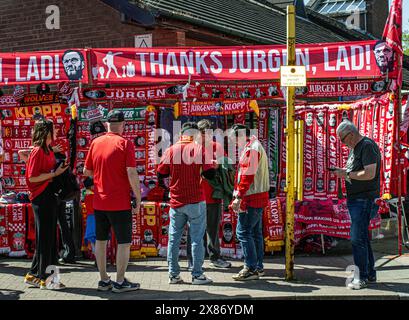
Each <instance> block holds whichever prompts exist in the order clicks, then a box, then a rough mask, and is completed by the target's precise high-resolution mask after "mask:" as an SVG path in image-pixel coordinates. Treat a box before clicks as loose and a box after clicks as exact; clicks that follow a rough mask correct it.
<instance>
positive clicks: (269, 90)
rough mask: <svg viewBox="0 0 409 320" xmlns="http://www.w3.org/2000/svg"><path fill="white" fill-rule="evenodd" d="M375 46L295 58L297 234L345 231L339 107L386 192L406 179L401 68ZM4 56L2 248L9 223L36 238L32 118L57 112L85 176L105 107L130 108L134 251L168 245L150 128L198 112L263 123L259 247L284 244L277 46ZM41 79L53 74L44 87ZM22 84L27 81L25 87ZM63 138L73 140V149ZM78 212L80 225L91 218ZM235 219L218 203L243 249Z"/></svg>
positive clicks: (235, 251)
mask: <svg viewBox="0 0 409 320" xmlns="http://www.w3.org/2000/svg"><path fill="white" fill-rule="evenodd" d="M375 46H376V41H364V42H351V43H328V44H315V45H300V46H299V47H298V48H297V62H298V63H299V64H303V65H305V66H306V67H307V77H308V85H307V86H306V87H302V88H298V90H297V91H296V98H297V105H298V107H297V119H298V120H302V122H300V132H303V134H301V135H300V139H301V140H300V141H301V142H302V143H300V147H301V145H302V146H303V148H302V150H303V152H302V154H303V158H304V161H303V162H302V165H300V168H299V169H300V171H299V172H300V174H301V176H300V179H301V180H302V181H303V186H302V193H303V199H302V200H301V201H299V202H298V203H297V205H296V212H295V218H296V232H295V235H296V240H297V241H299V240H300V239H302V238H304V237H306V236H308V235H311V234H324V235H328V236H332V237H337V238H348V237H349V227H350V220H349V216H348V214H347V210H346V206H345V199H344V198H345V188H344V186H343V185H341V184H340V183H339V181H338V180H337V179H336V178H335V177H334V175H332V174H331V173H330V172H329V171H328V170H327V168H328V167H332V166H342V165H343V164H345V161H346V160H345V159H346V156H347V152H348V151H347V150H346V149H345V147H343V146H342V145H341V144H340V143H339V141H337V137H336V134H335V129H336V127H337V125H338V124H339V123H340V121H342V120H343V119H346V118H347V119H350V120H351V121H353V122H354V123H355V124H356V125H357V126H358V128H359V130H360V132H361V133H362V134H364V135H366V136H369V137H371V138H373V139H374V140H375V141H376V142H377V143H378V144H379V146H380V149H381V152H382V166H383V167H382V173H383V176H382V195H393V196H396V195H397V194H398V187H402V186H403V188H405V185H406V184H405V183H404V182H405V181H406V179H402V180H401V182H402V186H399V185H398V179H397V177H398V176H400V175H401V174H403V173H405V172H406V171H404V170H403V169H399V168H400V167H399V166H398V165H397V164H398V163H400V161H401V160H402V154H401V153H400V152H398V149H397V148H396V145H397V144H399V140H398V138H397V135H396V132H398V131H399V127H398V126H397V125H396V119H397V118H398V116H399V114H398V112H397V108H396V103H397V100H396V96H395V95H394V92H395V90H396V83H397V81H396V79H397V78H398V72H397V70H396V68H395V67H393V68H392V67H391V70H390V71H388V73H386V74H385V73H384V72H383V71H382V69H381V68H379V66H378V65H377V63H376V59H375V56H374V53H373V48H374V47H375ZM0 57H1V58H2V60H1V61H2V64H1V68H0V70H1V73H0V84H1V85H4V86H10V85H16V87H15V91H14V94H10V95H4V96H2V97H0V109H1V114H2V120H1V126H2V140H1V143H2V152H1V154H2V187H3V197H2V201H1V202H3V206H4V210H5V211H4V210H3V211H4V212H5V213H4V214H3V215H0V230H1V231H2V235H1V239H2V243H1V247H0V252H2V253H11V252H13V251H12V248H11V247H12V244H13V243H16V246H17V247H18V248H20V249H21V245H17V243H18V241H15V240H14V239H15V238H16V233H15V230H16V227H15V224H16V223H18V224H19V226H20V227H19V230H18V231H19V232H20V233H21V234H23V238H24V242H23V248H24V247H26V249H25V250H26V254H27V253H29V252H32V250H33V243H34V240H35V239H33V238H32V232H30V230H31V228H32V219H31V218H30V212H31V211H30V209H29V207H30V204H29V203H27V202H28V201H27V198H26V194H25V193H24V192H25V191H26V188H25V181H24V163H22V162H21V161H20V159H19V157H18V150H20V149H25V148H27V147H29V146H30V144H31V141H30V132H31V128H32V126H33V123H34V122H33V121H34V120H35V118H36V117H38V116H41V115H42V116H45V117H48V118H52V119H53V120H54V123H55V124H56V126H57V130H58V133H59V142H60V143H61V144H62V145H64V146H65V148H64V149H65V150H64V151H65V153H66V156H67V157H68V159H70V161H71V163H72V166H73V171H74V173H75V174H76V176H77V177H78V180H79V181H80V182H82V181H83V178H84V177H83V176H82V170H83V167H84V161H85V158H86V155H87V151H88V148H89V146H90V143H91V141H92V139H94V138H95V137H97V136H99V135H100V134H103V122H104V121H105V117H106V115H107V113H108V111H109V110H111V109H121V110H122V111H123V112H124V113H125V118H126V121H127V123H126V127H125V132H124V137H125V138H127V139H129V140H131V141H132V142H133V143H134V144H135V147H136V154H135V157H136V161H137V171H138V173H139V175H140V180H141V185H142V194H143V200H144V203H143V205H142V207H141V213H140V215H138V216H135V217H134V219H133V241H132V249H131V251H132V256H133V257H146V256H156V255H165V254H166V247H167V228H168V223H169V217H168V209H169V206H168V203H167V201H166V197H165V196H164V195H162V198H161V197H160V196H158V195H155V196H154V195H153V192H154V190H156V189H155V188H156V187H157V177H156V170H155V166H156V164H157V159H158V155H157V154H156V153H155V145H156V144H157V143H158V142H160V141H159V134H158V131H155V129H163V130H166V131H167V133H168V134H167V135H166V134H164V135H162V136H161V138H163V139H165V138H166V139H167V140H168V141H173V136H174V135H177V132H173V131H172V130H171V129H172V127H173V123H174V120H181V121H182V122H183V121H186V120H198V119H201V118H203V117H206V118H209V119H211V121H212V122H213V123H214V125H215V127H216V128H219V129H222V130H226V129H228V128H229V127H230V126H231V125H232V123H238V122H240V123H246V124H248V125H249V126H250V127H251V128H253V129H255V130H256V132H257V133H258V137H259V139H260V141H261V142H262V144H263V146H264V147H265V149H266V151H267V153H268V157H269V167H270V187H271V188H270V197H271V200H270V206H269V207H268V208H266V210H265V212H264V218H263V221H264V237H265V248H266V252H272V251H279V250H281V249H282V246H283V244H284V242H283V241H284V228H285V227H284V225H285V214H284V213H285V184H286V182H285V176H286V171H285V170H286V155H285V134H284V130H285V123H286V119H285V106H284V103H283V101H284V100H283V98H284V92H285V91H284V88H281V87H280V84H279V81H278V80H279V71H280V66H281V65H285V63H286V51H285V48H284V46H279V45H274V46H272V45H268V46H267V45H266V46H249V47H206V48H150V49H149V52H147V51H146V50H145V49H135V48H106V49H84V50H82V49H80V50H78V49H74V50H65V51H56V52H34V53H24V54H23V53H14V54H12V55H11V54H1V55H0ZM47 83H50V84H58V86H57V87H56V88H50V87H48V85H47ZM147 83H148V84H151V85H146V84H147ZM22 85H24V86H26V89H25V90H26V91H25V92H24V88H23V87H21V86H22ZM33 85H37V86H38V88H37V89H38V90H37V93H32V92H29V90H30V86H33ZM47 88H48V89H47ZM351 97H352V98H351ZM359 97H365V98H361V99H359ZM353 98H355V99H357V100H355V101H354V100H351V99H353ZM341 99H345V100H348V101H345V102H341V101H340V100H341ZM323 100H327V101H328V102H323ZM405 101H406V100H405ZM72 106H75V107H74V110H76V113H75V115H76V116H75V115H74V114H73V113H72ZM73 118H75V121H76V125H75V128H76V130H75V132H74V136H73V134H72V132H71V135H70V136H69V135H68V134H67V133H68V131H69V129H70V125H71V124H72V123H71V120H73ZM301 128H302V130H301ZM162 133H163V132H162ZM70 139H71V140H72V139H74V141H76V143H75V152H72V150H74V149H73V148H74V147H73V145H72V143H71V146H70V143H69V140H70ZM301 167H302V168H301ZM405 190H406V189H405ZM13 192H14V193H13ZM19 195H20V196H19ZM382 195H380V196H382ZM20 198H21V199H20ZM19 199H20V200H19ZM19 201H22V202H23V201H25V202H23V203H24V205H19V204H16V203H17V202H19ZM380 204H382V210H381V211H380V213H381V214H382V213H383V212H388V205H387V203H386V202H384V201H383V200H380ZM15 206H17V208H19V209H18V210H20V206H24V208H25V209H22V210H23V211H24V210H25V211H24V212H25V213H24V212H23V213H22V214H20V216H19V218H18V222H16V221H17V220H15V219H14V218H15V217H14V216H13V215H12V214H9V213H8V212H13V210H16V209H13V208H14V207H15ZM10 208H11V209H10ZM10 210H11V211H10ZM3 211H1V212H3ZM84 214H86V212H85V211H84ZM1 217H3V218H2V219H1ZM83 221H84V223H83V230H84V229H85V222H86V219H85V218H84V220H83ZM30 223H31V226H30ZM235 225H236V216H235V214H233V213H232V212H230V211H225V212H223V216H222V219H221V224H220V230H221V231H220V239H221V248H222V254H223V255H225V256H229V257H237V258H239V257H241V256H242V252H241V248H240V245H239V243H238V242H237V241H236V240H235ZM379 226H380V216H378V217H377V218H376V219H374V220H373V221H372V223H371V228H378V227H379ZM1 227H2V228H1ZM83 232H84V231H83ZM17 238H18V237H17ZM6 239H7V241H6ZM13 241H14V242H13ZM25 243H27V245H25ZM28 246H30V249H27V248H28ZM113 246H114V244H113ZM18 248H17V249H18ZM17 249H16V250H17ZM83 250H84V252H86V254H87V255H88V256H89V252H90V248H89V247H86V246H85V244H83ZM20 251H22V250H20ZM20 251H18V252H20ZM185 252H186V241H185V242H184V241H182V244H181V254H185Z"/></svg>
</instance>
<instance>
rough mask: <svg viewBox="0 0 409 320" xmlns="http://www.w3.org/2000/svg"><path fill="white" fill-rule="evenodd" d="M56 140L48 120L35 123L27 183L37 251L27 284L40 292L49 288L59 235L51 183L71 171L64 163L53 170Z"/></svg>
mask: <svg viewBox="0 0 409 320" xmlns="http://www.w3.org/2000/svg"><path fill="white" fill-rule="evenodd" d="M53 139H54V125H53V123H52V121H50V120H46V119H42V120H39V121H36V123H35V125H34V130H33V138H32V140H33V149H32V151H31V153H30V156H29V158H28V161H27V166H26V181H27V187H28V189H29V191H30V200H31V203H32V207H33V211H34V219H35V226H36V250H35V254H34V257H33V262H32V265H31V269H30V271H29V273H27V275H26V277H25V279H24V282H25V283H26V284H29V285H33V286H35V287H40V289H47V286H46V282H45V280H46V278H47V275H46V269H47V267H48V266H49V265H52V264H53V257H54V256H55V252H53V251H54V249H55V243H56V233H57V197H56V196H55V194H54V192H53V190H52V185H51V181H52V179H53V178H54V177H56V176H58V175H60V174H62V173H63V172H64V171H65V170H67V169H68V166H65V164H64V163H62V164H61V165H60V166H59V167H58V168H57V169H56V170H55V171H54V168H55V165H56V162H55V157H54V153H53V152H52V150H51V147H50V145H51V143H52V141H53ZM49 288H51V287H50V286H49ZM52 288H53V289H62V288H64V285H63V284H61V283H60V284H55V285H54V286H53V287H52Z"/></svg>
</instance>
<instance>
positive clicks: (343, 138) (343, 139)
mask: <svg viewBox="0 0 409 320" xmlns="http://www.w3.org/2000/svg"><path fill="white" fill-rule="evenodd" d="M351 133H352V132H348V133H347V134H346V135H345V136H343V137H342V138H341V137H340V138H339V139H340V140H341V142H342V143H345V139H346V138H347V137H348V136H349V135H350V134H351Z"/></svg>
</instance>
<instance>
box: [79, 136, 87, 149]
mask: <svg viewBox="0 0 409 320" xmlns="http://www.w3.org/2000/svg"><path fill="white" fill-rule="evenodd" d="M86 145H87V139H86V138H82V137H81V138H79V139H78V146H80V147H85V146H86Z"/></svg>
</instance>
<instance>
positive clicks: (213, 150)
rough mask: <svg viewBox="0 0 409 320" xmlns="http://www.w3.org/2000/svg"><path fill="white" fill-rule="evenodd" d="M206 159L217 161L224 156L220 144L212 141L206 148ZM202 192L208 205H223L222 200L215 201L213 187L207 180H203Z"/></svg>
mask: <svg viewBox="0 0 409 320" xmlns="http://www.w3.org/2000/svg"><path fill="white" fill-rule="evenodd" d="M204 150H205V158H208V159H212V160H217V158H218V157H223V156H224V150H223V147H222V145H221V144H220V143H218V142H215V141H212V143H211V144H210V145H208V146H205V148H204ZM201 186H202V190H203V195H204V197H205V200H206V203H221V202H222V200H221V199H213V197H212V194H213V187H212V186H211V185H210V184H209V182H207V180H206V179H202V184H201Z"/></svg>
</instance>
